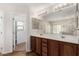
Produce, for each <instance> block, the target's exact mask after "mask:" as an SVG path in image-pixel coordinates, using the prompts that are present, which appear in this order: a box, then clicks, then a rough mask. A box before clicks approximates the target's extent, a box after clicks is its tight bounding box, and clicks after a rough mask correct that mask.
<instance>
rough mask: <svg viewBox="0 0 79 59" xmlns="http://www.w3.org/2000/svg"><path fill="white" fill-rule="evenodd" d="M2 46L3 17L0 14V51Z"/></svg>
mask: <svg viewBox="0 0 79 59" xmlns="http://www.w3.org/2000/svg"><path fill="white" fill-rule="evenodd" d="M2 46H3V19H2V16H0V52H1V50H2Z"/></svg>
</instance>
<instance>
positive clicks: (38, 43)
mask: <svg viewBox="0 0 79 59" xmlns="http://www.w3.org/2000/svg"><path fill="white" fill-rule="evenodd" d="M36 53H37V54H38V55H41V38H39V37H36Z"/></svg>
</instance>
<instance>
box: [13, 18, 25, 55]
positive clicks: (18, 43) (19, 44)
mask: <svg viewBox="0 0 79 59" xmlns="http://www.w3.org/2000/svg"><path fill="white" fill-rule="evenodd" d="M19 18H20V20H19ZM25 51H26V40H25V25H24V21H23V19H22V20H21V17H16V18H15V19H14V18H13V53H14V54H15V53H16V52H17V54H18V53H20V52H21V53H23V54H24V53H25Z"/></svg>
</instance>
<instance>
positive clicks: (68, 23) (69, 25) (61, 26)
mask: <svg viewBox="0 0 79 59" xmlns="http://www.w3.org/2000/svg"><path fill="white" fill-rule="evenodd" d="M51 24H52V25H51V28H52V30H51V32H52V33H58V34H67V35H68V34H69V35H73V34H74V32H75V28H76V20H75V17H74V18H69V19H63V20H59V21H52V22H51Z"/></svg>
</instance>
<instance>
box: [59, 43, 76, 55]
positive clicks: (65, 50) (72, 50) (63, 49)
mask: <svg viewBox="0 0 79 59" xmlns="http://www.w3.org/2000/svg"><path fill="white" fill-rule="evenodd" d="M76 50H77V45H75V44H71V43H60V55H61V56H76V55H77V51H76Z"/></svg>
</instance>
